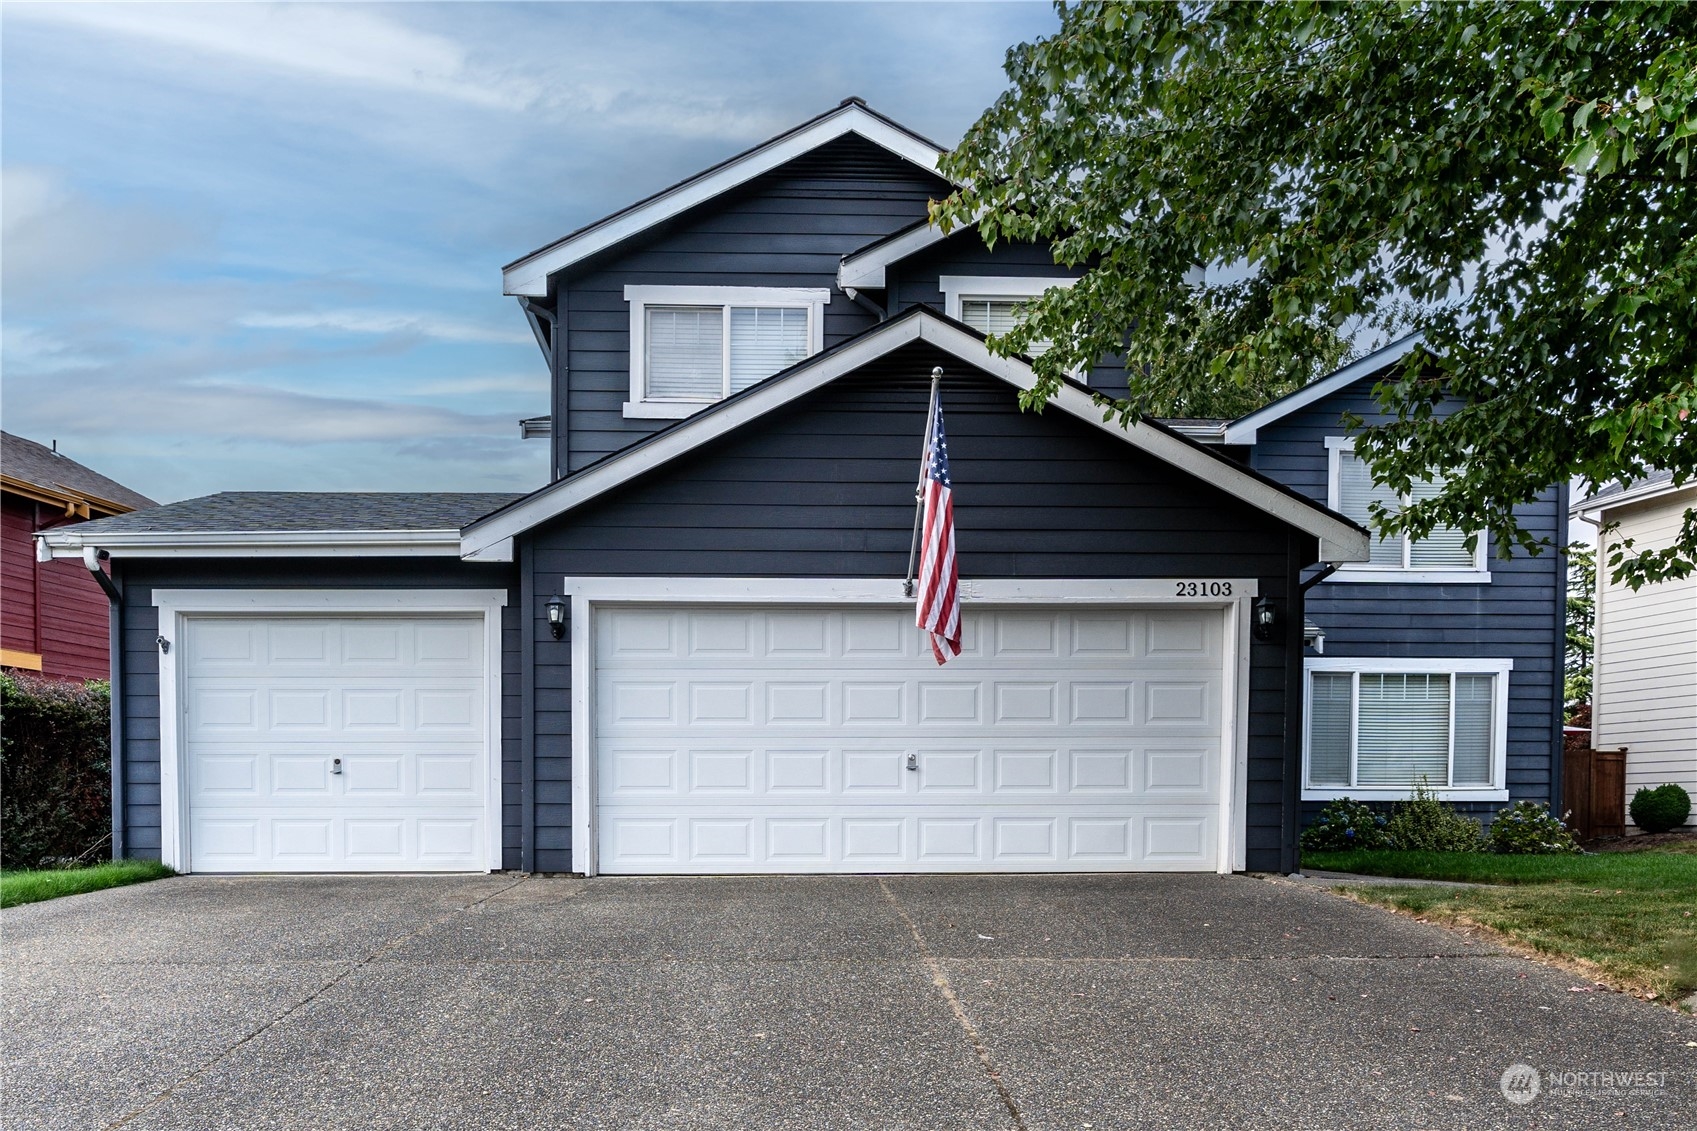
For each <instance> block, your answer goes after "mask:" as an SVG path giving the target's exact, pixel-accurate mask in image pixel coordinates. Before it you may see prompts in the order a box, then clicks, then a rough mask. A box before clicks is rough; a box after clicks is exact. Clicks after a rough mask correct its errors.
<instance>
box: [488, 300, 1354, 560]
mask: <svg viewBox="0 0 1697 1131" xmlns="http://www.w3.org/2000/svg"><path fill="white" fill-rule="evenodd" d="M917 341H923V342H927V343H929V344H931V345H932V346H934V347H936V348H938V349H940V350H942V351H944V352H946V353H949V354H952V355H954V356H955V357H957V358H959V359H960V360H961V361H963V362H965V363H966V364H968V365H970V366H972V367H973V368H974V369H977V370H980V371H982V372H984V373H987V374H990V375H992V376H994V377H999V378H1001V379H1002V380H1004V381H1006V382H1008V384H1010V385H1013V386H1015V387H1016V388H1020V389H1027V388H1030V387H1032V385H1034V384H1035V380H1036V379H1035V376H1034V375H1033V373H1032V371H1031V366H1030V365H1029V363H1028V362H1026V361H1025V360H1023V359H1021V358H1018V357H997V356H996V355H994V354H992V353H991V352H990V350H989V348H988V347H987V346H986V345H985V339H984V335H983V334H980V333H978V332H977V331H976V330H973V329H971V328H970V327H967V326H965V325H962V324H961V323H959V322H956V321H953V320H952V319H948V318H945V317H943V316H942V315H940V314H937V313H936V312H935V311H932V310H930V309H929V308H927V307H914V308H913V309H911V310H908V311H906V312H905V313H903V314H901V315H900V316H898V317H896V318H893V319H891V320H890V321H888V322H883V323H880V324H878V325H876V326H873V327H872V328H870V329H868V330H866V331H864V332H862V333H861V334H858V335H856V336H855V337H853V338H850V339H848V340H847V341H845V342H842V343H840V344H838V345H836V346H833V347H832V348H830V349H828V350H825V351H824V352H822V353H818V354H815V355H814V356H813V357H811V358H808V359H807V360H806V361H803V362H800V363H798V364H796V365H793V366H791V367H790V368H789V369H786V370H784V371H782V372H780V373H778V374H775V375H774V376H772V377H768V378H767V379H766V380H764V381H761V382H760V383H759V384H756V385H754V386H751V387H750V388H748V389H746V390H743V391H742V392H740V393H737V394H734V395H732V396H730V397H727V398H726V399H724V400H722V401H720V402H718V403H717V404H715V405H713V406H712V407H710V408H706V409H703V410H702V411H701V412H698V413H696V414H695V415H694V416H692V417H689V418H688V419H686V420H682V421H680V422H678V423H677V424H674V425H672V426H670V427H668V428H665V429H662V430H661V431H659V432H656V433H653V434H652V435H650V436H647V437H645V438H644V439H642V440H639V441H637V442H636V443H634V444H632V445H630V446H629V447H627V448H624V449H622V450H621V451H618V452H616V453H614V454H612V455H609V456H607V457H606V458H604V459H601V460H598V461H597V462H595V463H593V464H591V465H589V466H588V467H586V468H583V469H581V470H579V471H577V472H575V473H573V474H572V475H569V476H567V477H566V478H564V479H561V480H558V481H556V482H554V483H551V484H549V485H548V486H546V487H544V488H542V489H541V490H539V491H536V492H534V493H532V494H530V495H527V496H525V497H524V498H522V499H520V500H518V501H517V502H515V503H512V504H511V505H509V506H507V507H504V508H502V509H501V510H498V511H495V512H494V513H493V514H489V515H486V516H485V517H483V518H481V519H479V520H477V521H476V522H473V523H471V524H470V525H468V526H467V527H466V529H465V530H464V532H463V534H464V541H463V547H462V550H463V552H464V554H465V556H467V557H476V556H479V555H484V554H488V555H493V556H500V555H502V554H507V553H510V543H511V540H512V538H513V537H514V536H515V535H518V534H522V533H524V532H525V531H527V530H529V529H531V528H532V527H534V526H536V525H538V524H539V523H542V522H546V521H548V520H550V519H553V518H556V517H558V516H559V515H562V514H564V513H566V512H567V511H569V510H572V509H573V508H575V507H578V506H581V505H583V504H584V503H587V502H589V501H590V500H592V499H595V498H598V497H600V496H601V495H603V494H605V493H606V492H608V491H611V490H613V489H614V488H616V487H618V486H620V485H622V484H624V483H626V482H629V481H630V480H632V479H634V478H636V477H637V476H639V475H642V474H643V473H645V472H647V471H650V470H652V469H654V468H656V467H659V466H661V465H662V464H665V463H667V462H669V461H671V460H673V459H677V458H678V457H680V456H683V455H685V454H687V453H689V452H691V451H694V450H695V449H697V448H699V447H700V446H701V445H703V444H706V443H708V442H710V441H712V440H714V439H717V438H718V437H720V436H723V435H725V434H727V433H729V432H731V431H733V430H735V429H737V428H740V427H742V426H743V425H745V424H748V423H751V422H752V421H755V420H757V419H759V418H760V417H763V416H765V415H766V414H768V413H770V412H773V411H775V410H777V409H779V408H782V407H783V406H785V405H787V404H790V403H791V402H793V401H795V400H797V399H798V398H800V397H803V396H806V395H807V394H809V393H811V392H813V391H814V390H816V389H819V388H822V387H823V386H825V385H828V384H830V383H831V382H833V381H835V380H837V379H838V378H841V377H844V376H846V375H848V374H851V373H853V372H854V371H856V370H857V369H859V368H861V367H862V366H864V365H866V364H868V363H870V362H872V361H874V360H876V359H877V358H880V357H882V356H884V355H885V354H888V353H890V352H891V351H893V350H896V349H899V348H900V347H902V346H905V345H908V344H909V343H912V342H917ZM1050 404H1051V406H1052V407H1053V408H1054V409H1057V410H1059V411H1062V412H1065V413H1068V414H1070V415H1072V416H1075V417H1077V418H1078V419H1080V420H1082V421H1084V422H1085V423H1087V424H1089V425H1091V426H1092V427H1095V428H1099V429H1101V430H1102V431H1104V432H1106V433H1108V434H1109V435H1111V436H1114V437H1115V438H1117V439H1119V440H1122V441H1124V442H1125V443H1127V444H1130V445H1131V446H1132V447H1134V448H1138V449H1140V450H1141V451H1143V452H1144V453H1145V454H1147V455H1150V456H1153V457H1154V458H1156V459H1158V460H1161V461H1163V462H1165V463H1167V464H1170V465H1172V466H1174V467H1176V468H1178V469H1180V470H1182V471H1185V472H1188V473H1190V474H1192V475H1195V476H1197V477H1198V478H1201V479H1203V480H1204V481H1206V482H1208V483H1209V484H1211V485H1212V486H1214V487H1216V488H1218V489H1220V490H1222V491H1224V492H1226V493H1227V494H1229V495H1233V496H1236V497H1237V498H1239V499H1241V500H1243V501H1244V502H1245V503H1247V504H1249V505H1250V506H1253V507H1256V508H1258V509H1259V510H1262V511H1264V512H1266V513H1267V514H1270V515H1272V516H1273V517H1275V518H1277V519H1279V520H1281V521H1283V522H1286V523H1288V524H1290V525H1291V526H1294V527H1296V528H1297V529H1299V530H1302V531H1305V532H1306V533H1309V534H1312V535H1313V536H1314V537H1316V538H1317V539H1319V541H1320V548H1321V557H1322V558H1324V559H1325V560H1327V561H1365V560H1366V559H1367V549H1368V534H1367V531H1366V530H1364V529H1363V528H1362V527H1360V526H1357V525H1356V524H1355V523H1353V522H1351V521H1349V520H1348V519H1346V518H1344V517H1343V516H1342V515H1340V514H1337V513H1335V512H1333V511H1330V510H1328V509H1326V508H1325V507H1323V506H1321V505H1319V504H1318V503H1315V502H1313V501H1312V500H1310V499H1308V498H1307V497H1305V496H1303V495H1301V494H1298V493H1297V492H1295V491H1293V490H1291V489H1290V488H1288V487H1285V486H1284V485H1283V484H1280V483H1276V482H1274V481H1273V480H1271V479H1269V478H1267V477H1265V476H1263V475H1261V474H1259V473H1257V472H1255V471H1252V470H1250V469H1249V468H1247V467H1244V466H1243V465H1242V464H1239V463H1237V462H1236V461H1234V460H1230V459H1227V458H1226V457H1225V456H1223V455H1221V454H1220V453H1219V452H1217V451H1214V450H1212V449H1211V448H1208V447H1205V446H1203V445H1201V444H1198V443H1196V442H1194V441H1192V440H1189V439H1187V438H1185V437H1184V436H1182V435H1180V434H1179V433H1177V432H1174V431H1172V430H1171V429H1169V428H1167V427H1165V426H1164V425H1162V424H1159V423H1157V422H1156V421H1154V420H1151V419H1148V418H1145V419H1144V420H1142V421H1141V422H1139V423H1135V424H1133V425H1132V426H1131V427H1129V428H1125V427H1121V426H1120V425H1119V424H1117V423H1112V422H1108V421H1104V420H1103V419H1102V410H1101V408H1100V407H1099V405H1098V402H1097V399H1096V395H1095V394H1094V393H1093V392H1091V390H1090V389H1089V388H1088V387H1086V386H1085V385H1082V384H1079V383H1077V382H1073V381H1067V382H1065V383H1063V384H1062V386H1061V388H1060V390H1059V391H1058V392H1057V393H1056V395H1055V397H1054V399H1053V400H1052V401H1051V402H1050Z"/></svg>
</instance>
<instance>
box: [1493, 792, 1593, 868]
mask: <svg viewBox="0 0 1697 1131" xmlns="http://www.w3.org/2000/svg"><path fill="white" fill-rule="evenodd" d="M1486 837H1487V838H1488V839H1489V840H1490V842H1491V851H1492V852H1500V853H1502V854H1504V855H1506V856H1554V855H1557V854H1559V853H1564V852H1578V851H1579V845H1578V844H1576V843H1575V842H1574V840H1573V834H1572V833H1571V832H1569V831H1568V829H1567V823H1566V822H1565V821H1563V820H1562V819H1561V818H1560V817H1557V816H1556V815H1555V814H1554V813H1552V812H1550V807H1549V806H1548V805H1540V804H1539V803H1537V802H1535V801H1516V802H1515V803H1514V804H1513V805H1510V806H1509V807H1508V808H1507V809H1500V810H1498V811H1497V815H1496V818H1495V819H1494V820H1493V821H1492V822H1491V828H1490V831H1489V832H1488V833H1486Z"/></svg>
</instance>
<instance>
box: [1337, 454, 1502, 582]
mask: <svg viewBox="0 0 1697 1131" xmlns="http://www.w3.org/2000/svg"><path fill="white" fill-rule="evenodd" d="M1328 447H1330V448H1331V453H1330V454H1331V457H1332V460H1331V465H1332V467H1331V470H1332V475H1331V479H1332V487H1331V491H1330V495H1331V499H1330V503H1331V507H1332V509H1333V510H1335V511H1338V512H1339V513H1341V514H1343V515H1344V516H1345V517H1346V518H1350V519H1353V520H1355V521H1356V522H1359V523H1360V524H1361V525H1363V526H1365V527H1367V528H1368V529H1369V530H1371V529H1372V528H1373V505H1374V504H1375V503H1378V504H1381V505H1382V506H1384V507H1385V509H1387V510H1390V511H1392V512H1395V511H1397V510H1400V509H1401V508H1403V507H1406V506H1410V505H1412V504H1414V503H1417V502H1419V501H1420V500H1422V499H1429V498H1432V497H1433V496H1435V495H1437V494H1438V492H1439V491H1441V490H1443V485H1444V483H1443V480H1441V479H1439V480H1433V481H1430V482H1423V483H1416V484H1414V486H1413V488H1412V489H1411V490H1410V491H1409V492H1408V493H1407V494H1405V495H1404V494H1398V493H1397V492H1395V491H1392V490H1390V489H1389V488H1387V487H1385V486H1384V485H1383V484H1380V483H1377V482H1375V481H1374V479H1373V473H1372V471H1371V469H1369V467H1368V466H1367V461H1366V460H1364V459H1362V458H1361V457H1360V456H1358V455H1356V454H1355V450H1354V448H1353V447H1352V446H1351V445H1350V443H1349V441H1348V440H1345V439H1341V438H1336V437H1334V438H1332V439H1331V440H1329V441H1328ZM1373 571H1380V572H1383V573H1386V574H1387V575H1398V574H1400V575H1404V576H1407V578H1408V579H1409V580H1414V579H1416V578H1417V577H1418V576H1420V575H1431V577H1432V579H1434V580H1437V579H1447V578H1449V577H1452V576H1454V575H1462V574H1465V575H1468V579H1470V580H1471V579H1474V575H1477V580H1481V581H1485V580H1489V575H1488V574H1486V573H1485V564H1484V539H1483V538H1479V539H1477V540H1476V541H1475V544H1474V546H1473V547H1472V548H1471V549H1469V548H1468V545H1467V532H1466V531H1465V530H1460V529H1457V528H1456V527H1453V526H1434V527H1433V528H1432V529H1431V531H1430V532H1428V533H1427V535H1426V536H1425V537H1424V538H1410V537H1409V536H1408V535H1406V534H1392V535H1390V536H1389V537H1385V538H1375V539H1374V540H1373V547H1372V551H1371V557H1370V558H1369V559H1368V560H1367V561H1366V562H1362V563H1357V564H1354V565H1350V566H1346V567H1345V568H1344V569H1342V570H1340V571H1339V574H1340V575H1341V577H1340V579H1342V578H1346V577H1348V576H1349V575H1358V574H1364V573H1371V572H1373ZM1456 580H1461V578H1460V577H1456Z"/></svg>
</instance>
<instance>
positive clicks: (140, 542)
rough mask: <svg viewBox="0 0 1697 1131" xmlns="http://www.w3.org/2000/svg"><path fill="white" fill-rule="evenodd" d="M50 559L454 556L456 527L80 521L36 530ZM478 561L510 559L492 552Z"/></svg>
mask: <svg viewBox="0 0 1697 1131" xmlns="http://www.w3.org/2000/svg"><path fill="white" fill-rule="evenodd" d="M39 537H40V544H41V545H42V546H44V547H46V550H47V552H48V553H50V554H51V555H52V556H53V557H55V558H81V557H82V555H83V550H84V549H85V548H95V549H100V550H104V551H106V552H107V553H108V554H109V555H111V556H112V557H114V558H332V557H385V558H387V557H457V556H459V554H460V539H459V531H457V530H310V531H276V530H258V531H248V530H231V531H194V532H192V533H168V532H161V531H137V532H125V533H111V534H102V533H100V532H98V531H91V532H89V533H88V534H86V535H85V534H84V533H83V532H82V528H81V527H79V526H72V527H67V528H65V529H63V530H55V531H52V532H50V533H47V534H43V535H40V536H39ZM479 560H481V561H496V560H510V559H498V558H491V557H483V558H480V559H479Z"/></svg>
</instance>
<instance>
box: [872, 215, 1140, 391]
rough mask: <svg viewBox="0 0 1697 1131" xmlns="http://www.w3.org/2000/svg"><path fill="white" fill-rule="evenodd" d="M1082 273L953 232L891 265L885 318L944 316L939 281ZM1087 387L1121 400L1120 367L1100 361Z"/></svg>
mask: <svg viewBox="0 0 1697 1131" xmlns="http://www.w3.org/2000/svg"><path fill="white" fill-rule="evenodd" d="M1082 274H1084V271H1083V270H1082V269H1081V268H1074V267H1062V266H1061V265H1060V264H1058V263H1056V262H1055V257H1054V255H1053V253H1051V252H1050V250H1049V248H1048V245H1046V244H1034V243H1003V244H998V245H997V246H996V247H995V248H993V249H992V248H988V247H985V246H984V239H983V237H981V236H980V235H979V234H978V230H977V229H976V228H970V229H963V230H960V231H956V232H955V233H953V234H952V235H950V236H949V238H948V239H946V240H943V241H942V242H940V243H937V244H934V245H932V246H931V247H929V248H927V249H926V250H924V251H922V252H920V253H919V254H917V255H914V256H911V257H909V258H907V259H904V260H903V261H902V262H900V263H896V264H892V265H891V266H890V268H889V271H888V273H887V274H886V276H885V281H886V282H887V283H888V284H889V289H888V291H887V292H886V293H887V295H888V301H889V307H890V314H891V315H896V314H900V313H901V312H902V311H903V310H906V309H907V308H909V307H912V306H921V305H923V306H929V307H931V308H932V309H934V310H937V311H939V312H940V311H942V310H943V290H942V288H941V287H940V286H938V284H937V280H938V279H939V278H941V277H942V276H944V275H992V276H994V275H1001V276H1013V277H1016V278H1022V279H1062V278H1069V279H1076V278H1078V277H1079V276H1080V275H1082ZM1089 379H1090V384H1091V386H1092V387H1093V388H1097V389H1100V390H1102V391H1103V392H1104V393H1107V394H1109V395H1110V396H1124V395H1125V365H1124V363H1123V362H1122V361H1121V359H1119V358H1117V357H1110V358H1103V359H1102V361H1101V362H1100V363H1098V364H1097V365H1096V367H1095V368H1093V369H1092V370H1091V371H1090V375H1089Z"/></svg>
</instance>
